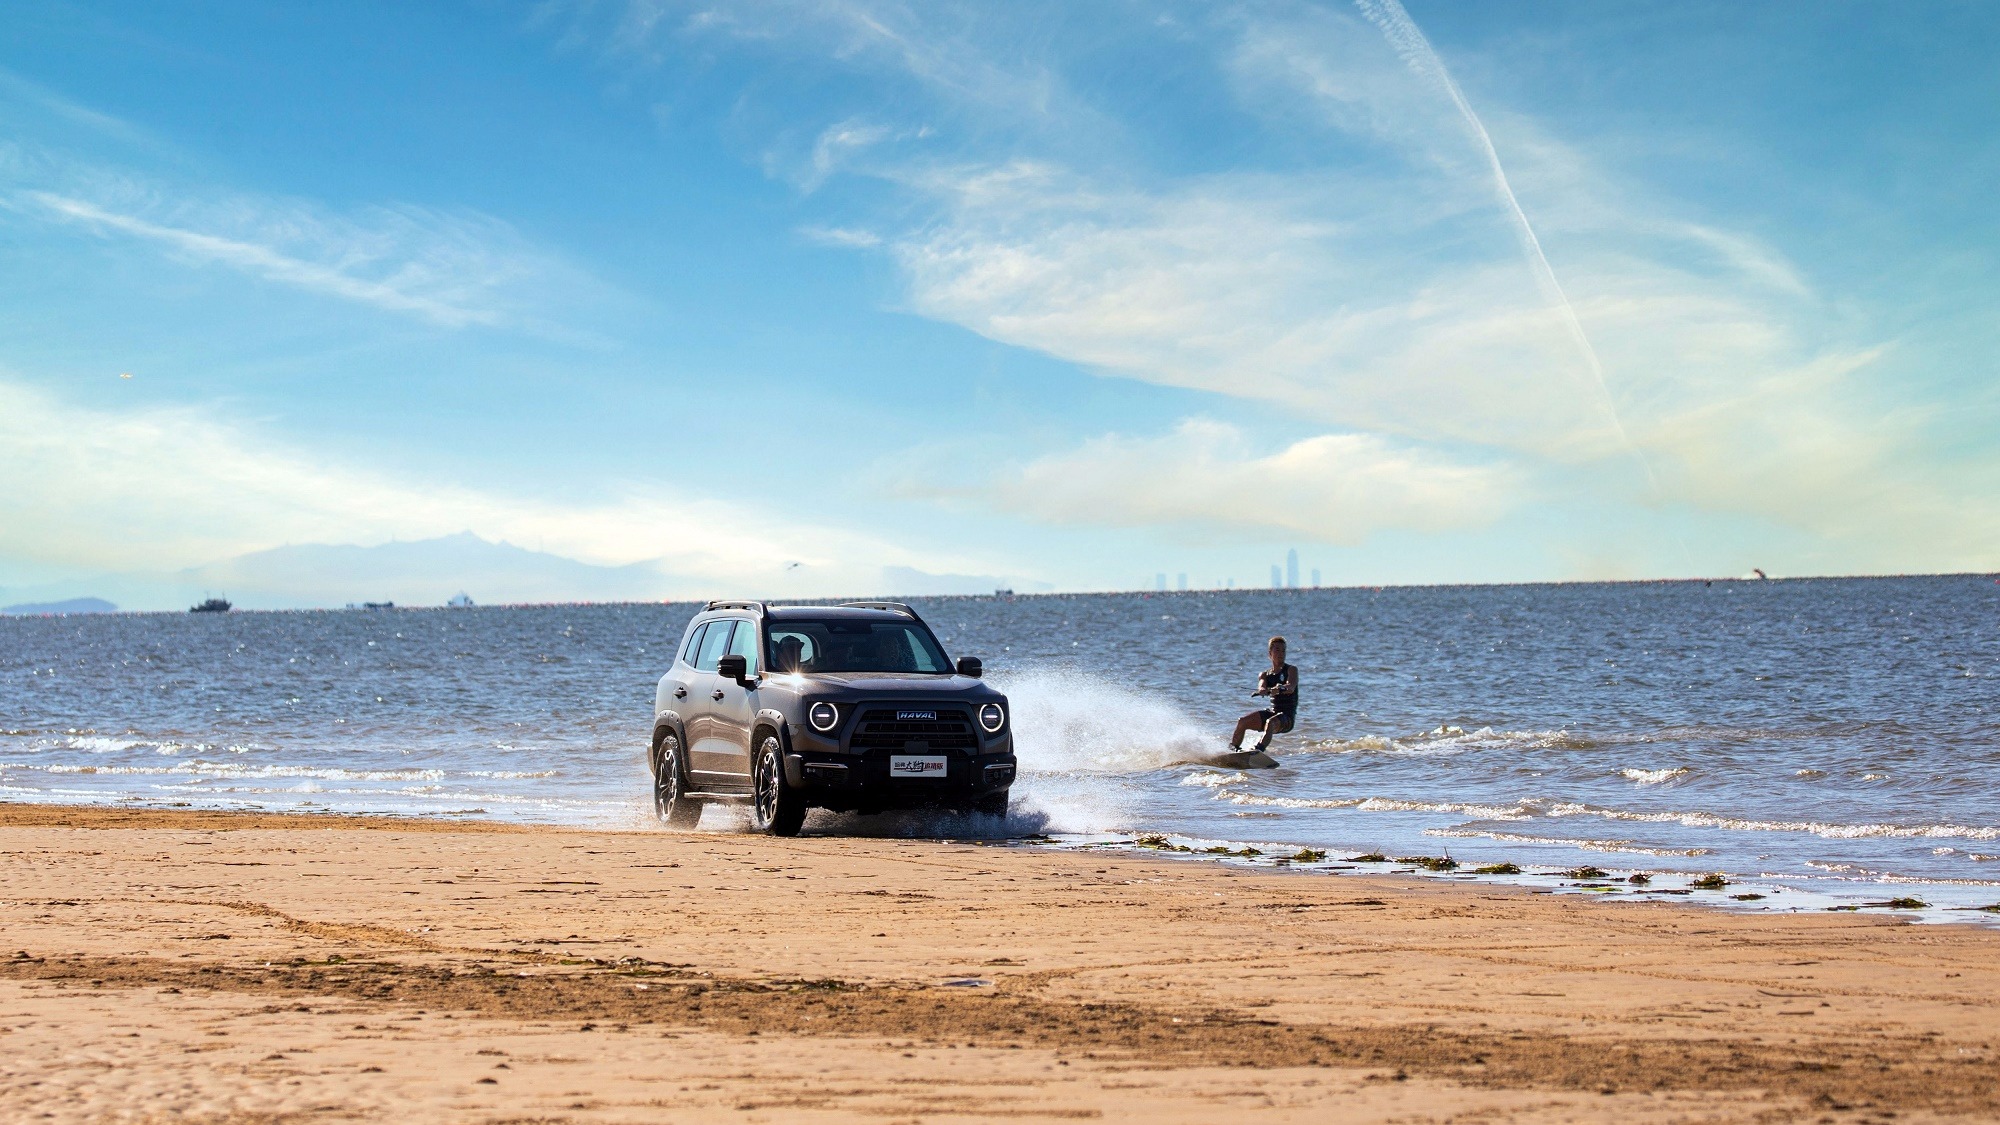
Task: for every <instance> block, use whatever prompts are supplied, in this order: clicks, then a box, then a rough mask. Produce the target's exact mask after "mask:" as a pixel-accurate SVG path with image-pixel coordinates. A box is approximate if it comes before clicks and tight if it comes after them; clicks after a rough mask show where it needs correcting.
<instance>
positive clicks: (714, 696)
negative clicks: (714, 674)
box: [711, 688, 722, 699]
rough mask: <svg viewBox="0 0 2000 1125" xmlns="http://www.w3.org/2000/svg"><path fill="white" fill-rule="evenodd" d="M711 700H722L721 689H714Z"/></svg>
mask: <svg viewBox="0 0 2000 1125" xmlns="http://www.w3.org/2000/svg"><path fill="white" fill-rule="evenodd" d="M711 698H714V699H721V698H722V689H721V688H716V689H715V694H714V695H713V696H712V697H711Z"/></svg>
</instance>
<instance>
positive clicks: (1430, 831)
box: [1424, 828, 1709, 856]
mask: <svg viewBox="0 0 2000 1125" xmlns="http://www.w3.org/2000/svg"><path fill="white" fill-rule="evenodd" d="M1424 835H1426V836H1446V837H1452V838H1455V839H1464V840H1496V841H1499V842H1500V843H1504V844H1557V845H1560V846H1562V847H1567V848H1581V849H1583V850H1584V851H1590V852H1622V853H1629V854H1632V855H1653V856H1695V855H1708V854H1709V849H1707V848H1657V847H1648V846H1647V845H1644V844H1635V843H1633V842H1632V841H1630V840H1578V839H1575V838H1572V837H1568V836H1531V835H1528V834H1526V833H1523V832H1482V831H1479V830H1478V829H1473V828H1426V829H1424Z"/></svg>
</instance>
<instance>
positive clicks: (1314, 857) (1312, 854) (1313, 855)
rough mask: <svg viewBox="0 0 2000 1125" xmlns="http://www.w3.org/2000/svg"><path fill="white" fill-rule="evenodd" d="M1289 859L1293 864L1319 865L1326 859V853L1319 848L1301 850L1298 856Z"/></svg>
mask: <svg viewBox="0 0 2000 1125" xmlns="http://www.w3.org/2000/svg"><path fill="white" fill-rule="evenodd" d="M1289 858H1290V859H1291V861H1292V862H1293V863H1318V862H1319V861H1320V860H1323V859H1325V858H1326V853H1325V852H1323V851H1320V850H1319V849H1318V848H1300V849H1299V850H1298V854H1296V855H1293V856H1291V857H1289Z"/></svg>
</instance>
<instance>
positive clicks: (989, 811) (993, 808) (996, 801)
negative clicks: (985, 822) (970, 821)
mask: <svg viewBox="0 0 2000 1125" xmlns="http://www.w3.org/2000/svg"><path fill="white" fill-rule="evenodd" d="M972 811H973V813H974V814H975V815H978V816H997V817H1000V818H1001V819H1003V820H1004V819H1006V817H1007V794H1005V793H995V794H993V795H992V796H989V797H981V798H979V799H978V800H977V801H974V802H972Z"/></svg>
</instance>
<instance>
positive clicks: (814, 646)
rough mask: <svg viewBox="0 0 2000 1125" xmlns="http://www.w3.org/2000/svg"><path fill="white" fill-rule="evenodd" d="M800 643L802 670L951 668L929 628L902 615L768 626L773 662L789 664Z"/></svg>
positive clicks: (938, 671)
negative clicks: (900, 618) (897, 618)
mask: <svg viewBox="0 0 2000 1125" xmlns="http://www.w3.org/2000/svg"><path fill="white" fill-rule="evenodd" d="M794 642H796V643H797V644H798V645H799V650H800V651H799V659H798V670H799V671H801V672H927V673H931V674H943V673H946V672H949V671H950V670H951V668H950V666H949V665H948V664H947V663H946V662H945V658H944V652H943V651H942V650H940V649H939V648H938V646H937V641H935V640H933V639H932V638H931V635H930V631H929V630H927V629H925V628H924V627H923V626H921V625H915V624H911V623H909V622H904V621H855V620H851V619H847V620H834V621H787V622H785V623H784V624H782V625H774V626H772V628H771V667H772V668H774V669H777V670H779V671H786V670H789V668H790V663H789V661H788V655H789V649H790V646H791V645H792V644H793V643H794Z"/></svg>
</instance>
